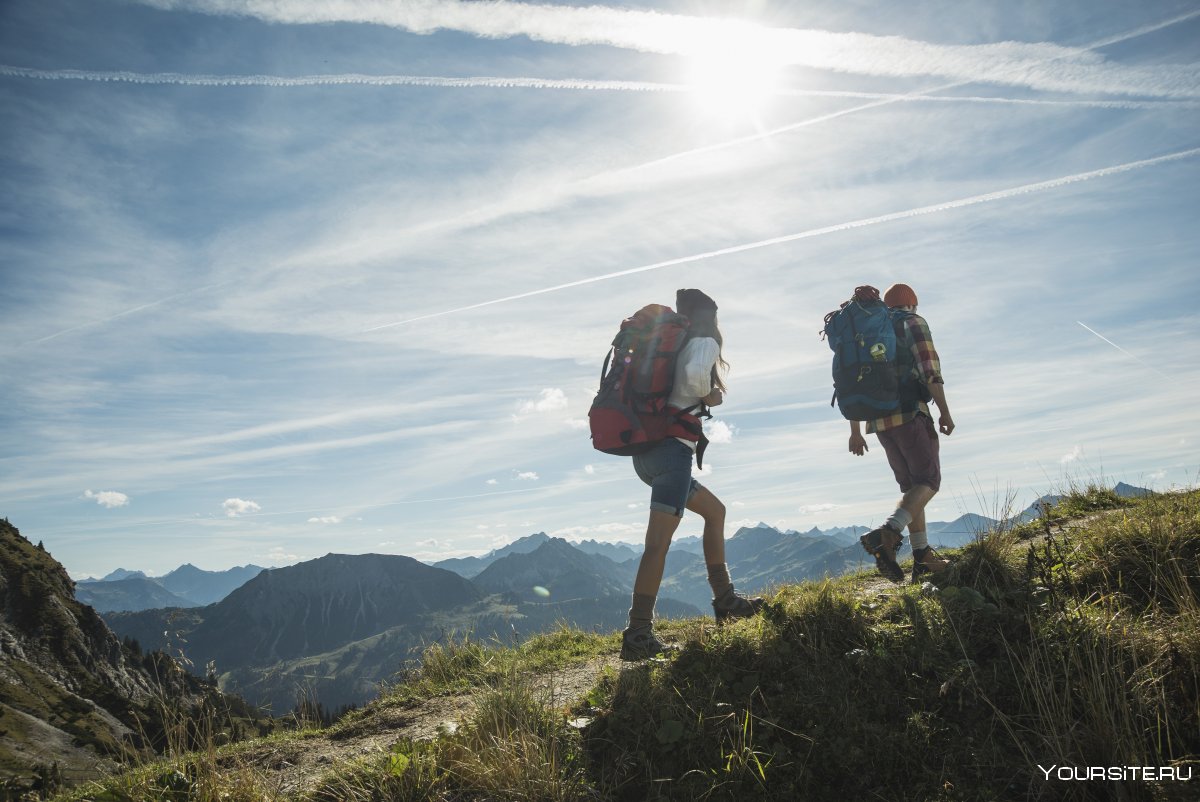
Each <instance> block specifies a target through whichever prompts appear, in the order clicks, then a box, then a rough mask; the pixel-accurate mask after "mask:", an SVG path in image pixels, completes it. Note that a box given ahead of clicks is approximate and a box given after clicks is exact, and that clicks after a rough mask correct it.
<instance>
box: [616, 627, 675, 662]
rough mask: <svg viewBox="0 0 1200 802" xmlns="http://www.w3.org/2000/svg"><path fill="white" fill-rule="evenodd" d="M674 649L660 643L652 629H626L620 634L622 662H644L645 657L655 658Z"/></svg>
mask: <svg viewBox="0 0 1200 802" xmlns="http://www.w3.org/2000/svg"><path fill="white" fill-rule="evenodd" d="M676 648H677V647H675V646H668V645H667V644H665V643H663V642H662V641H660V640H659V639H658V637H657V636H656V635H655V634H654V629H653V628H652V627H638V628H637V629H628V628H627V629H626V630H625V632H623V633H622V634H621V659H622V660H645V659H646V658H647V657H657V656H658V655H660V654H666V653H667V652H672V651H675V649H676Z"/></svg>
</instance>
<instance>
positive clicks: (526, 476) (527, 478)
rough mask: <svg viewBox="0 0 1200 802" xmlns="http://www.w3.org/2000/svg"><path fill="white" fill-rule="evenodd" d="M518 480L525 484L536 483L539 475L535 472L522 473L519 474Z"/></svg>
mask: <svg viewBox="0 0 1200 802" xmlns="http://www.w3.org/2000/svg"><path fill="white" fill-rule="evenodd" d="M517 478H518V479H520V480H521V481H523V482H536V481H537V480H538V475H537V473H536V472H535V471H521V472H520V473H518V474H517Z"/></svg>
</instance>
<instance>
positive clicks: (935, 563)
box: [912, 546, 950, 582]
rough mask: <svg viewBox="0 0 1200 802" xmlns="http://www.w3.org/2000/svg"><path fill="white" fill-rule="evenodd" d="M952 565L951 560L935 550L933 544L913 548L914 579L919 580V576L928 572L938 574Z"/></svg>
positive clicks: (914, 580)
mask: <svg viewBox="0 0 1200 802" xmlns="http://www.w3.org/2000/svg"><path fill="white" fill-rule="evenodd" d="M949 567H950V561H949V560H947V559H946V558H945V557H943V556H942V555H940V554H938V553H937V552H936V551H934V550H933V546H926V547H925V548H922V549H913V572H912V581H913V582H919V581H920V579H919V577H923V576H925V575H926V574H936V573H939V572H941V571H945V570H946V569H947V568H949Z"/></svg>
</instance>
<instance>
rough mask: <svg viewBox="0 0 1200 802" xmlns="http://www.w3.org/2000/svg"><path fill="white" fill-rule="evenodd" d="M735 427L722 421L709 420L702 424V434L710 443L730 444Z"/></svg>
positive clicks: (735, 430) (735, 431)
mask: <svg viewBox="0 0 1200 802" xmlns="http://www.w3.org/2000/svg"><path fill="white" fill-rule="evenodd" d="M736 433H737V427H735V426H730V425H729V424H728V423H726V422H725V421H723V420H711V421H709V422H708V423H706V424H704V434H705V435H707V436H708V440H709V442H711V443H732V442H733V436H734V434H736Z"/></svg>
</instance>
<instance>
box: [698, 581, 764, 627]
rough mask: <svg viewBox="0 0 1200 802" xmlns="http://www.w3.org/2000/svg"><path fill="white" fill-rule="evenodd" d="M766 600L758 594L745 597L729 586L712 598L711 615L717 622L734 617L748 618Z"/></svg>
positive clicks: (723, 621)
mask: <svg viewBox="0 0 1200 802" xmlns="http://www.w3.org/2000/svg"><path fill="white" fill-rule="evenodd" d="M766 603H767V602H766V600H764V599H763V598H762V597H760V596H754V597H753V598H746V597H745V596H739V595H738V594H737V593H735V592H734V590H733V588H730V589H729V590H728V591H726V592H725V593H724V594H722V596H721V598H719V599H713V603H712V606H713V616H714V617H716V619H717V623H718V624H724V623H725V622H726V621H728V620H730V619H734V618H750V617H751V616H753V615H755V614H756V613H757V612H758V611H759V610H761V609H762V608H763V606H764V605H766Z"/></svg>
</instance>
